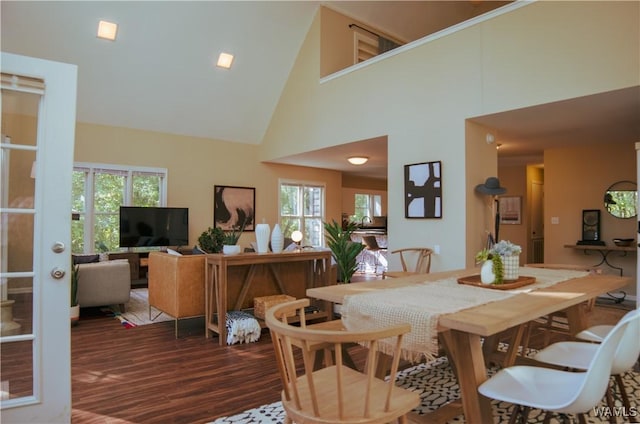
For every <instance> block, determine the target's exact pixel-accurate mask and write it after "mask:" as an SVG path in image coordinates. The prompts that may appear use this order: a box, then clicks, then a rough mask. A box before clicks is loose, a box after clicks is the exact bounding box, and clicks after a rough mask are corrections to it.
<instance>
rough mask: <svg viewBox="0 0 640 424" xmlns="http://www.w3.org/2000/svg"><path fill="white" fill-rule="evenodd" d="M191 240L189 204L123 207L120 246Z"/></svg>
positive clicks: (121, 208)
mask: <svg viewBox="0 0 640 424" xmlns="http://www.w3.org/2000/svg"><path fill="white" fill-rule="evenodd" d="M188 244H189V208H157V207H137V206H121V207H120V247H158V246H160V247H163V246H186V245H188Z"/></svg>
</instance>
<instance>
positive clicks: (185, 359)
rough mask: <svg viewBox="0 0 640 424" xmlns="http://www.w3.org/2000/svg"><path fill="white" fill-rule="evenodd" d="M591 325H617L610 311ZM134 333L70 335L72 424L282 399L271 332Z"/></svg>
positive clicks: (112, 324) (87, 325) (90, 323)
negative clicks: (221, 336)
mask: <svg viewBox="0 0 640 424" xmlns="http://www.w3.org/2000/svg"><path fill="white" fill-rule="evenodd" d="M596 309H597V310H598V311H596V312H594V313H593V314H592V319H591V322H592V323H605V322H615V321H616V320H617V319H618V317H619V316H621V314H622V313H623V312H620V311H619V310H610V309H611V308H606V310H605V311H604V312H603V313H600V312H599V309H600V308H596ZM173 326H174V323H173V322H171V321H170V322H163V323H157V324H152V325H147V326H140V327H135V328H130V329H125V328H124V327H122V325H121V324H120V322H119V321H118V320H117V319H114V318H112V317H98V318H96V317H93V318H88V319H82V317H81V321H80V324H79V325H78V326H77V327H73V328H72V330H71V340H72V345H71V349H72V359H71V361H72V388H73V393H72V400H73V404H72V405H73V412H72V423H74V424H81V423H82V424H84V423H180V424H183V423H205V422H208V421H212V420H214V419H215V418H218V417H222V416H227V415H233V414H236V413H239V412H242V411H244V410H246V409H250V408H253V407H257V406H259V405H262V404H267V403H272V402H275V401H278V400H279V399H280V389H281V385H280V380H279V376H278V374H277V369H276V363H275V358H274V354H273V348H272V346H271V340H270V337H269V334H268V332H267V331H266V330H265V331H263V333H262V337H261V339H260V341H258V342H256V343H250V344H243V345H234V346H219V345H218V339H217V338H211V339H205V338H204V330H203V327H204V323H203V321H202V319H200V318H198V319H193V320H183V321H181V322H180V338H178V339H176V338H175V337H174V327H173Z"/></svg>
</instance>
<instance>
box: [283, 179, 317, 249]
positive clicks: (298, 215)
mask: <svg viewBox="0 0 640 424" xmlns="http://www.w3.org/2000/svg"><path fill="white" fill-rule="evenodd" d="M323 221H324V186H323V185H320V184H312V183H301V182H281V183H280V225H281V227H282V233H283V234H284V236H285V237H291V233H292V232H294V231H295V230H300V231H302V234H303V237H304V238H303V240H302V245H309V246H322V243H323V234H324V231H323V225H322V223H323Z"/></svg>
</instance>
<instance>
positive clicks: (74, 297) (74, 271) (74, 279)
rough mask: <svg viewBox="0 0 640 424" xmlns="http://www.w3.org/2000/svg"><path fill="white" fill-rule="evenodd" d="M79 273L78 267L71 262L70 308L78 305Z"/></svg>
mask: <svg viewBox="0 0 640 424" xmlns="http://www.w3.org/2000/svg"><path fill="white" fill-rule="evenodd" d="M79 273H80V265H74V264H73V260H71V306H72V307H73V306H76V305H77V304H78V279H79Z"/></svg>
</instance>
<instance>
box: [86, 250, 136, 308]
mask: <svg viewBox="0 0 640 424" xmlns="http://www.w3.org/2000/svg"><path fill="white" fill-rule="evenodd" d="M130 293H131V272H130V270H129V261H127V260H126V259H118V260H114V261H101V262H89V263H79V264H78V304H79V305H80V307H81V308H83V307H89V306H107V305H119V306H120V311H121V312H124V311H125V303H127V302H128V301H129V296H130Z"/></svg>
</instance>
